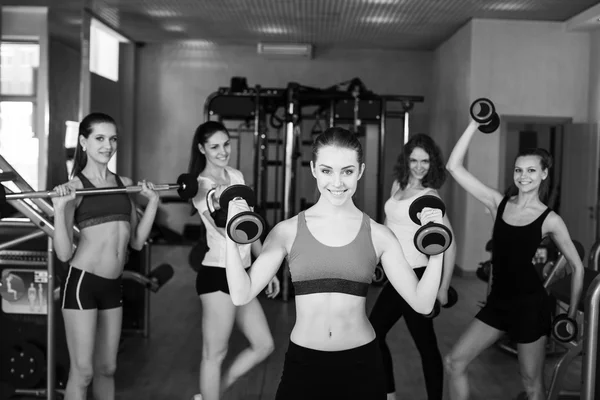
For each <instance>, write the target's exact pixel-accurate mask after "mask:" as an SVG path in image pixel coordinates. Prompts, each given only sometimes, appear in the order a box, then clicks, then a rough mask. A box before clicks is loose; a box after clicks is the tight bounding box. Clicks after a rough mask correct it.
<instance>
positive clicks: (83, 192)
mask: <svg viewBox="0 0 600 400" xmlns="http://www.w3.org/2000/svg"><path fill="white" fill-rule="evenodd" d="M154 190H155V191H159V192H160V191H167V190H177V194H178V195H179V197H180V198H181V199H182V200H186V201H187V200H189V199H191V198H193V197H194V196H196V194H197V193H198V181H197V180H196V177H195V176H193V175H191V174H181V175H179V177H178V178H177V183H165V184H157V185H154ZM141 191H142V186H141V185H135V186H124V187H110V188H85V189H77V190H75V195H76V196H91V195H99V194H119V193H125V194H131V193H139V192H141ZM58 196H59V195H58V193H56V192H55V191H53V190H51V191H39V192H19V193H8V194H7V193H6V190H5V189H4V186H3V185H1V184H0V209H1V208H2V207H3V206H4V205H5V204H6V202H7V201H10V200H22V199H34V198H38V199H39V198H44V199H45V198H52V197H58Z"/></svg>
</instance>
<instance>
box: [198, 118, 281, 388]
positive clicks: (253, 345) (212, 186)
mask: <svg viewBox="0 0 600 400" xmlns="http://www.w3.org/2000/svg"><path fill="white" fill-rule="evenodd" d="M230 154H231V145H230V140H229V132H228V131H227V129H226V128H225V127H224V126H223V125H222V124H220V123H218V122H215V121H208V122H205V123H203V124H201V125H200V126H199V127H198V128H197V129H196V132H195V134H194V139H193V141H192V155H191V159H190V166H189V172H190V173H191V174H194V175H196V176H198V187H199V190H198V194H197V196H196V197H195V198H194V199H193V204H194V207H196V209H197V210H198V213H199V214H200V218H201V219H202V223H203V224H204V226H205V227H206V241H207V244H208V248H209V250H208V252H207V253H206V254H205V256H204V258H203V261H202V265H201V266H195V267H196V269H197V270H198V275H197V277H196V291H197V293H198V296H199V297H200V301H201V303H202V361H201V363H200V393H201V395H196V396H194V399H195V400H197V399H202V400H217V399H219V398H220V396H221V394H222V393H223V392H224V391H225V390H226V389H227V388H228V387H229V386H231V385H232V384H233V383H234V382H235V381H236V380H237V379H238V378H239V377H241V376H242V375H244V374H245V373H246V372H248V371H249V370H250V369H251V368H252V367H254V366H255V365H256V364H258V363H260V362H261V361H263V360H264V359H265V358H267V357H268V356H269V354H271V352H272V351H273V346H274V345H273V337H272V336H271V331H270V330H269V325H268V323H267V318H266V317H265V313H264V312H263V309H262V307H261V305H260V303H259V302H258V300H256V299H254V301H251V302H249V303H248V304H246V305H244V306H242V307H236V306H234V304H233V303H232V301H231V298H230V297H229V288H228V286H227V278H226V276H225V236H226V234H225V229H224V226H223V223H222V222H223V221H225V218H224V217H225V216H226V215H224V214H223V210H218V199H219V195H220V193H221V192H222V191H223V190H224V189H225V188H226V187H227V186H230V185H235V184H244V176H243V175H242V173H241V172H240V171H238V170H237V169H235V168H232V167H230V166H229V165H228V163H229V156H230ZM215 208H216V210H215ZM215 211H216V212H215ZM211 212H212V213H211ZM219 215H223V218H221V217H219ZM238 246H239V251H240V253H241V254H242V260H243V265H244V266H245V267H249V266H250V252H251V251H252V253H253V255H254V256H255V257H257V256H258V255H259V254H260V252H261V249H262V246H261V243H260V241H256V242H254V243H252V245H238ZM278 293H279V281H278V280H277V278H276V277H274V278H273V279H272V280H271V282H270V283H269V287H268V289H267V295H268V296H269V297H275V296H277V294H278ZM235 322H237V325H238V327H239V328H240V330H241V331H242V333H243V334H244V335H245V336H246V338H247V339H248V342H249V344H250V345H249V347H247V348H246V349H244V350H243V351H242V352H241V353H240V354H238V355H237V357H236V358H235V359H234V360H233V362H232V363H231V365H230V367H229V368H228V369H227V370H226V371H225V372H224V373H223V374H221V365H222V363H223V360H224V359H225V356H226V354H227V347H228V343H229V338H230V336H231V332H232V329H233V325H234V323H235Z"/></svg>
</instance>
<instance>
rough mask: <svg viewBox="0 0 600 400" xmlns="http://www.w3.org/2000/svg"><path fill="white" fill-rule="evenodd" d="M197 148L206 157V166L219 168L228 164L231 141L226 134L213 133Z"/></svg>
mask: <svg viewBox="0 0 600 400" xmlns="http://www.w3.org/2000/svg"><path fill="white" fill-rule="evenodd" d="M198 148H199V149H200V152H201V153H202V154H204V155H205V156H206V162H207V164H213V165H214V166H217V167H221V168H223V167H225V166H227V164H229V155H230V154H231V141H230V138H229V135H228V134H227V133H225V132H221V131H219V132H215V133H214V134H213V135H211V136H210V137H209V138H208V139H207V140H206V142H205V143H204V144H199V145H198Z"/></svg>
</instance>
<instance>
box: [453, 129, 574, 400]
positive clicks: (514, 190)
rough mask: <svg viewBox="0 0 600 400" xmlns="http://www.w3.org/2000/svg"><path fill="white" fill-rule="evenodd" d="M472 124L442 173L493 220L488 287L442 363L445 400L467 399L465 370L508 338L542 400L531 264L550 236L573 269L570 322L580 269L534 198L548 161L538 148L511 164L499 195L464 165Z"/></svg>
mask: <svg viewBox="0 0 600 400" xmlns="http://www.w3.org/2000/svg"><path fill="white" fill-rule="evenodd" d="M478 127H479V124H478V123H477V122H475V121H471V123H470V124H469V126H468V127H467V129H466V130H465V132H464V133H463V135H462V136H461V138H460V139H459V140H458V142H457V143H456V146H455V147H454V149H453V150H452V154H451V155H450V158H449V159H448V163H447V166H446V167H447V169H448V171H450V173H451V174H452V176H453V177H454V179H456V181H457V182H458V183H459V184H460V185H461V186H462V187H463V188H464V189H465V190H466V191H467V192H469V193H470V194H471V195H473V196H474V197H475V198H476V199H478V200H479V201H481V202H482V203H483V205H485V206H486V208H487V209H488V210H489V211H490V213H491V215H492V217H493V218H494V230H493V235H492V243H493V252H492V254H493V255H492V257H493V258H492V263H493V266H494V267H493V270H492V288H491V291H490V294H489V296H488V298H487V301H486V305H485V307H483V308H482V309H481V311H480V312H479V313H478V314H477V315H476V317H475V320H474V321H473V322H472V323H471V324H470V325H469V327H468V328H467V330H466V331H465V332H464V333H463V335H462V336H461V337H460V339H459V340H458V342H457V343H456V344H455V346H454V348H453V349H452V351H451V352H450V354H448V355H447V357H446V369H447V371H448V374H449V382H448V383H449V386H450V398H451V399H452V400H464V399H468V397H469V383H468V379H467V367H468V365H469V363H470V362H471V361H473V359H475V358H476V357H477V356H478V355H479V354H480V353H481V352H482V351H483V350H485V349H486V348H487V347H489V346H490V345H492V344H493V343H494V342H496V341H497V340H498V339H499V338H500V337H501V336H502V335H504V334H508V336H509V337H510V339H511V340H512V341H513V342H515V343H517V350H518V357H519V365H520V372H521V377H522V382H523V385H524V387H525V391H526V392H527V396H528V399H529V400H541V399H545V398H546V397H545V389H544V379H543V368H544V358H545V353H546V336H548V334H549V333H550V328H551V320H550V319H551V312H552V305H551V302H550V299H549V297H548V294H547V293H546V291H545V289H544V287H543V283H542V280H541V279H540V277H539V275H538V274H537V272H536V270H535V269H534V267H533V264H532V262H531V260H532V259H533V257H534V256H535V252H536V250H537V248H538V246H539V244H540V242H541V241H542V238H544V237H546V236H549V237H550V238H552V240H553V241H554V242H555V243H556V245H557V246H558V248H559V249H560V251H561V252H562V253H563V254H564V255H565V257H566V259H567V261H568V262H569V264H570V265H571V267H572V268H573V274H572V284H571V287H572V291H571V293H572V294H571V299H570V305H569V311H568V315H569V316H570V317H571V318H574V317H575V314H576V312H577V305H578V303H579V299H580V297H581V291H582V287H583V264H582V262H581V260H580V258H579V255H578V253H577V250H576V249H575V246H574V244H573V242H572V240H571V237H570V236H569V232H568V230H567V227H566V226H565V223H564V222H563V220H562V218H561V217H560V216H558V214H556V213H555V212H553V211H552V210H550V209H549V208H548V207H546V205H544V203H542V200H541V199H544V198H545V197H546V196H547V192H548V187H549V183H548V170H549V169H550V167H551V166H552V157H551V156H550V154H549V153H548V152H547V151H546V150H543V149H529V150H525V151H522V152H521V153H520V154H519V155H518V156H517V158H516V159H515V164H514V170H513V185H512V186H511V188H510V189H509V190H508V191H507V193H506V195H502V194H501V193H500V192H498V191H496V190H495V189H492V188H490V187H488V186H486V185H484V184H483V183H481V182H480V181H479V180H478V179H477V178H475V176H473V175H472V174H471V173H470V172H469V171H467V170H466V169H465V167H464V166H463V159H464V156H465V154H466V152H467V148H468V146H469V143H470V141H471V139H472V137H473V135H474V134H475V132H477V130H478Z"/></svg>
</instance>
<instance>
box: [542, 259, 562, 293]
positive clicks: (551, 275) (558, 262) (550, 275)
mask: <svg viewBox="0 0 600 400" xmlns="http://www.w3.org/2000/svg"><path fill="white" fill-rule="evenodd" d="M566 264H567V259H566V258H565V256H564V254H561V255H560V257H558V260H556V262H555V263H554V265H553V266H552V268H551V269H550V272H549V273H548V275H547V276H546V278H545V279H544V283H543V285H544V289H547V288H548V286H550V283H552V279H553V278H554V275H556V273H557V272H558V271H559V270H560V269H561V268H564V267H565V266H566Z"/></svg>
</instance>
